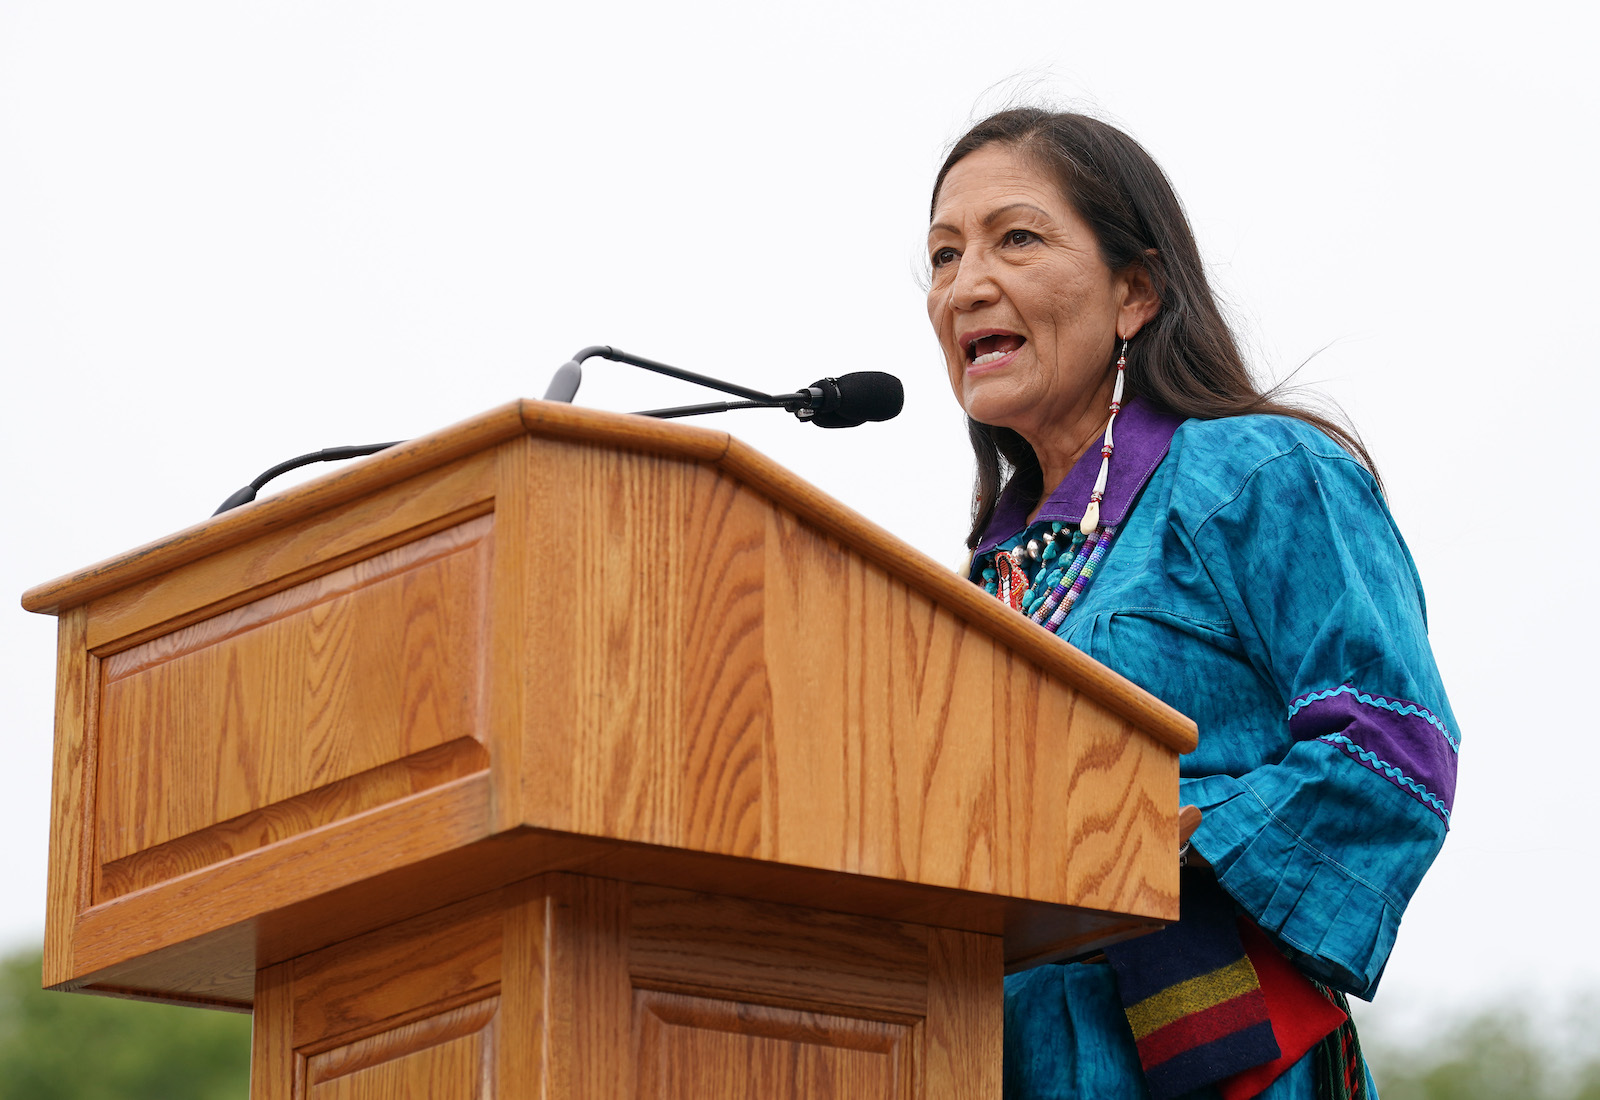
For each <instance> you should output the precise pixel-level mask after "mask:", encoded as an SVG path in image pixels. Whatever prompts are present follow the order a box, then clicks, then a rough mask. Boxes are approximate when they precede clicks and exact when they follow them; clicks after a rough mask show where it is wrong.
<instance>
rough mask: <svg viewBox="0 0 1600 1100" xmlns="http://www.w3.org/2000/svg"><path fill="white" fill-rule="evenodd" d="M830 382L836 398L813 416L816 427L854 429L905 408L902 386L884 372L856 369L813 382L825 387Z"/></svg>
mask: <svg viewBox="0 0 1600 1100" xmlns="http://www.w3.org/2000/svg"><path fill="white" fill-rule="evenodd" d="M829 382H831V383H832V384H833V385H832V387H829V388H832V389H834V390H836V391H837V394H838V397H837V398H836V399H835V400H832V401H827V402H826V403H825V404H826V405H831V406H832V407H831V408H827V407H824V408H821V409H818V410H817V411H816V413H815V414H814V415H813V416H812V418H811V422H812V423H813V424H815V425H817V426H818V427H819V428H854V427H856V426H857V425H858V424H864V423H866V422H867V421H868V420H892V419H894V418H895V417H897V416H899V415H900V410H901V409H902V408H904V407H905V403H906V391H905V387H904V386H902V385H901V384H900V379H898V378H896V377H895V376H894V375H892V374H885V373H884V372H883V371H877V370H864V371H856V372H855V373H853V374H844V375H840V376H839V377H838V378H833V379H823V380H822V381H819V382H817V383H816V385H817V386H819V387H828V383H829ZM824 392H826V389H825V390H824Z"/></svg>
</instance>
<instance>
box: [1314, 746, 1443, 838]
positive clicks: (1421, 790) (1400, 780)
mask: <svg viewBox="0 0 1600 1100" xmlns="http://www.w3.org/2000/svg"><path fill="white" fill-rule="evenodd" d="M1317 740H1318V741H1326V742H1327V743H1328V744H1330V745H1338V746H1339V747H1340V748H1342V749H1344V751H1345V752H1347V753H1349V754H1350V755H1351V756H1354V757H1355V758H1356V759H1357V760H1360V761H1361V762H1362V763H1363V764H1365V765H1367V767H1369V768H1371V769H1372V770H1373V771H1375V772H1377V773H1379V774H1380V775H1385V776H1388V777H1389V778H1390V779H1392V780H1394V782H1395V783H1396V784H1398V785H1399V786H1401V787H1404V788H1405V789H1406V790H1408V791H1410V792H1411V793H1412V794H1414V795H1416V796H1417V798H1419V799H1421V800H1422V802H1423V803H1424V804H1426V805H1427V806H1428V807H1429V808H1430V809H1431V810H1433V812H1434V813H1436V814H1438V815H1439V816H1440V817H1442V818H1444V823H1445V824H1446V825H1449V824H1450V810H1449V809H1448V808H1447V807H1446V806H1445V804H1444V802H1443V800H1441V799H1440V798H1439V796H1438V795H1436V794H1434V793H1433V792H1432V791H1430V790H1428V788H1426V787H1424V786H1423V785H1422V784H1421V783H1418V782H1417V781H1416V780H1415V779H1412V778H1411V777H1410V776H1409V775H1407V774H1406V773H1405V772H1403V771H1401V770H1400V769H1399V768H1397V767H1395V766H1394V765H1393V764H1391V763H1389V762H1388V761H1387V760H1380V759H1378V754H1377V753H1374V752H1368V751H1367V750H1366V749H1364V748H1362V747H1361V746H1360V745H1358V744H1356V743H1355V742H1354V741H1352V740H1350V738H1348V737H1346V736H1345V735H1344V734H1342V733H1329V734H1325V735H1324V736H1322V737H1319V738H1317Z"/></svg>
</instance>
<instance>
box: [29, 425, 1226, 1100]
mask: <svg viewBox="0 0 1600 1100" xmlns="http://www.w3.org/2000/svg"><path fill="white" fill-rule="evenodd" d="M23 602H24V606H26V607H27V608H28V609H29V610H32V611H40V612H46V613H51V614H55V615H57V616H59V618H60V655H59V666H58V678H57V708H56V744H55V773H54V794H53V801H52V821H51V844H50V880H49V883H50V884H49V907H48V925H47V932H46V943H45V978H44V980H45V983H46V984H47V985H49V986H52V987H54V988H57V989H63V990H81V991H86V992H98V993H105V994H111V995H115V996H129V997H139V998H146V999H150V1000H158V1001H168V1002H175V1003H181V1004H192V1005H205V1006H211V1007H217V1008H228V1009H235V1010H239V1011H253V1012H254V1014H255V1048H254V1066H253V1073H252V1086H251V1090H252V1096H253V1097H255V1098H256V1100H268V1098H272V1100H288V1098H290V1097H294V1098H296V1100H302V1098H310V1100H357V1098H359V1100H366V1098H390V1097H410V1096H415V1097H429V1098H446V1100H453V1098H457V1097H485V1098H487V1097H504V1098H511V1097H529V1098H534V1097H538V1098H542V1100H612V1098H616V1100H622V1098H630V1100H631V1098H633V1097H641V1098H643V1097H650V1098H668V1097H671V1098H683V1100H688V1098H694V1100H705V1098H724V1097H726V1098H734V1097H738V1098H747V1097H748V1098H758V1097H759V1098H775V1097H791V1096H792V1097H810V1096H818V1097H822V1096H826V1097H860V1098H870V1100H880V1098H886V1097H897V1098H898V1097H907V1098H909V1097H930V1098H931V1097H940V1098H949V1100H958V1098H959V1100H971V1098H976V1097H998V1096H999V1094H1000V1083H999V1078H1000V1006H1001V977H1002V974H1003V972H1004V971H1005V970H1006V969H1008V968H1011V969H1014V968H1018V967H1023V966H1027V965H1031V964H1033V963H1036V962H1040V961H1044V960H1048V959H1053V958H1064V957H1069V956H1071V955H1074V954H1079V953H1082V952H1086V951H1089V950H1091V949H1093V948H1094V947H1095V946H1096V945H1099V944H1102V943H1105V942H1108V941H1110V940H1112V939H1116V938H1119V937H1125V936H1127V935H1131V934H1134V933H1136V932H1138V931H1141V930H1144V929H1146V928H1149V927H1152V926H1154V925H1156V924H1157V923H1159V922H1161V921H1163V920H1170V919H1174V918H1175V917H1176V916H1177V907H1178V901H1177V896H1178V894H1177V891H1178V869H1177V863H1176V859H1175V850H1176V835H1177V824H1176V822H1177V808H1178V799H1177V774H1178V773H1177V753H1179V752H1181V751H1185V750H1187V749H1189V748H1191V747H1193V745H1194V743H1195V729H1194V726H1193V724H1192V723H1190V722H1189V721H1188V720H1187V719H1185V718H1183V717H1182V716H1181V715H1179V714H1177V713H1176V712H1175V711H1173V710H1171V709H1170V708H1168V707H1166V706H1164V705H1163V704H1161V703H1160V702H1158V701H1157V700H1155V699H1154V698H1152V697H1150V696H1149V695H1147V694H1145V693H1144V692H1142V691H1140V690H1139V689H1137V688H1135V687H1134V686H1133V685H1131V684H1129V683H1128V682H1127V681H1125V680H1123V679H1121V678H1120V677H1118V676H1116V675H1115V674H1113V673H1111V672H1109V671H1107V670H1106V669H1104V668H1102V667H1100V666H1098V665H1096V664H1095V663H1094V662H1093V661H1091V660H1089V659H1088V658H1086V657H1084V656H1083V655H1082V654H1080V653H1078V652H1077V651H1076V650H1073V649H1072V648H1071V647H1069V646H1067V645H1065V644H1063V643H1061V642H1060V641H1058V640H1057V639H1055V638H1054V637H1052V636H1050V635H1048V634H1047V633H1046V632H1045V631H1043V630H1040V629H1039V628H1038V627H1037V626H1034V625H1033V624H1031V623H1028V622H1026V621H1024V620H1023V619H1022V618H1021V617H1020V616H1018V615H1016V614H1015V613H1014V612H1010V611H1008V610H1006V609H1004V608H1002V607H1000V606H999V605H998V604H997V603H996V602H995V601H993V600H992V599H990V598H989V597H988V596H986V595H984V594H983V593H982V592H980V591H979V590H978V589H977V588H975V587H973V586H971V585H969V584H967V583H965V582H964V581H963V580H962V579H960V578H959V577H956V576H955V575H953V574H951V573H950V572H948V571H947V570H946V569H943V568H941V567H940V566H939V565H937V564H936V563H934V562H933V561H931V560H929V559H927V558H926V557H924V556H922V555H920V554H918V553H916V552H915V551H913V550H911V549H909V548H908V547H906V546H904V545H902V544H901V543H899V542H898V541H897V540H895V539H894V538H892V537H891V536H889V535H888V534H886V533H885V532H883V531H882V530H880V529H878V528H877V527H874V526H873V525H872V524H870V523H868V522H867V521H865V520H863V519H862V518H860V517H859V516H858V515H856V514H855V513H853V512H851V511H849V510H848V509H846V508H844V507H843V506H842V505H840V504H838V503H836V502H835V501H833V500H831V499H829V498H828V497H826V496H824V495H823V494H822V493H820V492H818V491H817V490H816V489H814V488H812V487H811V486H809V485H807V484H805V483H804V482H802V481H800V480H798V479H797V478H795V477H794V476H793V475H792V474H789V473H788V472H786V471H785V470H783V469H782V468H780V467H778V466H777V465H775V464H774V463H772V462H771V461H769V460H767V459H765V458H764V457H762V456H761V455H759V454H757V453H756V452H754V451H752V450H751V449H750V448H748V447H746V446H744V445H743V444H741V443H739V442H738V441H737V440H734V439H731V438H730V437H729V436H728V435H727V434H725V433H722V432H716V431H708V430H705V429H699V428H689V427H684V426H681V425H676V424H668V423H661V422H657V421H651V420H645V419H642V418H638V417H632V416H622V415H616V414H607V413H598V412H591V411H585V410H580V409H573V408H570V407H567V406H561V405H548V404H544V403H542V402H535V401H523V402H515V403H512V404H509V405H506V406H504V407H501V408H498V409H494V410H492V411H490V412H488V413H485V414H483V415H481V416H479V417H477V418H475V419H473V420H470V421H467V422H465V423H462V424H459V425H456V426H454V427H451V428H448V429H446V430H443V431H440V432H437V433H435V434H433V435H430V436H427V437H424V438H422V439H417V440H414V441H412V442H410V443H407V444H404V445H402V446H399V447H396V448H393V449H392V450H390V451H386V452H384V453H382V454H380V455H378V456H375V457H374V458H371V459H368V460H366V461H364V462H361V463H359V464H357V465H353V466H350V467H348V468H346V469H344V470H342V471H340V472H337V473H334V474H332V475H329V476H327V477H324V478H322V479H320V480H318V481H314V482H310V483H307V484H305V485H302V486H300V487H298V488H296V489H293V490H291V491H289V492H286V493H283V494H281V495H279V496H276V497H273V498H270V499H267V500H264V501H261V502H259V503H256V504H254V505H250V506H247V507H245V508H242V509H239V510H238V511H235V512H230V513H227V514H225V515H223V516H220V517H218V518H215V519H212V520H210V521H208V522H206V523H202V524H200V525H198V526H196V527H193V528H190V529H189V530H187V531H184V532H181V533H180V534H177V535H174V536H172V537H171V538H169V539H166V540H164V541H162V542H159V543H155V544H152V545H150V546H147V547H144V548H142V549H139V550H136V551H133V552H131V553H128V554H125V555H123V556H121V557H119V558H116V559H113V560H111V561H109V562H105V563H103V564H101V565H98V566H95V567H93V568H90V569H86V570H84V571H82V572H80V573H76V574H73V575H71V576H69V577H65V578H63V579H61V580H58V581H54V582H52V583H49V584H46V585H42V586H40V587H38V588H35V589H33V590H32V591H30V592H29V593H28V594H27V595H26V596H25V597H24V601H23Z"/></svg>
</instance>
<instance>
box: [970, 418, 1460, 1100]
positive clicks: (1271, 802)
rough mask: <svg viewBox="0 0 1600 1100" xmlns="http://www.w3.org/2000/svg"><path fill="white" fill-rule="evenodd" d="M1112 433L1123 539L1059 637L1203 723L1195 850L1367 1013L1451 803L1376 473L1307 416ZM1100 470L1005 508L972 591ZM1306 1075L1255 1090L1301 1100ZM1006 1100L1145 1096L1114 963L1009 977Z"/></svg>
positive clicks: (1427, 676) (1440, 695)
mask: <svg viewBox="0 0 1600 1100" xmlns="http://www.w3.org/2000/svg"><path fill="white" fill-rule="evenodd" d="M1116 434H1117V451H1116V454H1115V456H1114V457H1113V460H1112V479H1111V483H1110V484H1109V486H1108V492H1107V499H1106V502H1105V505H1104V509H1103V515H1104V516H1105V517H1106V522H1107V523H1108V524H1110V525H1112V526H1115V528H1116V536H1115V539H1114V541H1113V542H1112V544H1111V546H1110V549H1109V550H1108V552H1107V554H1106V556H1105V559H1104V561H1103V562H1102V564H1101V567H1100V570H1099V572H1098V573H1097V574H1096V576H1095V577H1094V579H1093V581H1092V583H1091V584H1090V585H1089V586H1088V587H1087V589H1086V590H1085V591H1084V593H1083V595H1082V597H1081V598H1080V600H1079V602H1078V604H1077V605H1076V607H1074V608H1073V610H1072V612H1071V614H1069V615H1068V616H1067V618H1066V620H1065V621H1064V622H1063V623H1062V625H1061V628H1060V629H1059V631H1058V633H1059V635H1060V636H1061V637H1062V638H1064V639H1065V640H1066V641H1068V642H1070V643H1071V644H1072V645H1074V646H1076V647H1078V648H1079V649H1081V650H1083V651H1084V652H1085V653H1087V654H1088V655H1089V656H1091V657H1093V658H1094V659H1095V660H1097V661H1099V662H1101V663H1102V664H1105V665H1107V666H1109V667H1110V668H1113V669H1115V670H1116V671H1118V672H1120V673H1122V674H1123V675H1124V676H1126V677H1128V678H1129V679H1130V680H1132V681H1134V682H1135V683H1137V684H1139V685H1140V686H1142V687H1144V688H1146V689H1147V690H1149V691H1150V692H1151V693H1153V694H1154V695H1156V696H1158V697H1160V698H1161V699H1163V700H1165V701H1167V702H1168V703H1170V704H1172V705H1173V706H1175V707H1177V708H1178V709H1179V710H1181V711H1183V712H1184V713H1185V714H1187V715H1189V716H1190V717H1191V718H1193V719H1194V720H1195V722H1196V723H1197V724H1198V726H1199V729H1200V744H1199V747H1198V748H1197V749H1196V750H1195V751H1194V752H1192V753H1189V754H1188V755H1186V756H1185V757H1184V758H1183V759H1182V761H1181V765H1180V772H1181V779H1180V783H1179V797H1180V800H1181V801H1182V802H1183V803H1193V804H1195V805H1197V806H1199V807H1200V809H1201V810H1202V811H1203V813H1204V820H1203V822H1202V824H1201V825H1200V828H1199V830H1198V831H1197V832H1196V833H1195V835H1194V837H1193V844H1194V846H1195V848H1196V849H1197V850H1198V851H1199V852H1200V853H1201V854H1202V855H1203V856H1204V857H1205V858H1206V860H1208V861H1209V862H1210V863H1211V865H1212V866H1213V867H1214V868H1215V870H1216V874H1217V878H1218V881H1219V883H1220V885H1221V886H1222V888H1223V890H1225V891H1226V892H1227V894H1228V895H1230V896H1231V897H1232V899H1233V900H1234V901H1235V902H1236V903H1237V904H1238V905H1239V907H1240V908H1241V909H1242V910H1243V911H1244V913H1246V914H1247V915H1248V916H1249V917H1250V918H1251V919H1253V920H1254V921H1255V922H1256V923H1257V924H1258V925H1259V926H1260V927H1261V928H1262V929H1263V930H1265V931H1266V932H1267V933H1268V934H1269V935H1270V936H1271V937H1273V939H1274V940H1275V941H1276V942H1277V944H1278V945H1279V946H1280V947H1281V948H1282V949H1283V951H1284V953H1285V955H1287V956H1288V957H1289V958H1290V959H1291V960H1292V961H1293V962H1294V963H1296V964H1297V965H1298V966H1299V967H1300V968H1301V970H1302V971H1303V972H1304V973H1306V974H1308V975H1310V976H1311V977H1314V978H1316V979H1318V980H1319V981H1322V982H1324V983H1326V984H1329V985H1332V986H1334V987H1336V988H1338V989H1342V990H1344V991H1346V992H1348V993H1352V994H1354V995H1356V996H1359V997H1363V998H1367V999H1370V998H1371V997H1372V994H1373V993H1374V991H1375V990H1376V989H1377V986H1378V982H1379V979H1380V977H1381V976H1382V973H1383V968H1384V964H1385V962H1386V961H1387V960H1388V958H1389V953H1390V951H1391V949H1392V948H1393V946H1394V942H1395V935H1396V932H1397V931H1398V929H1399V926H1400V918H1401V916H1402V915H1403V914H1404V912H1405V908H1406V904H1407V902H1408V901H1409V900H1410V899H1411V896H1412V894H1413V893H1414V892H1415V891H1416V888H1417V885H1418V883H1419V882H1420V881H1421V878H1422V875H1423V872H1424V871H1426V870H1427V868H1428V866H1429V864H1430V863H1431V862H1432V860H1433V858H1434V856H1435V855H1436V854H1437V852H1438V850H1439V847H1440V845H1441V844H1442V843H1443V841H1444V836H1445V832H1446V831H1447V829H1448V828H1449V823H1450V807H1451V805H1452V802H1453V799H1454V793H1455V760H1456V752H1457V746H1458V735H1457V732H1456V725H1455V718H1454V716H1453V715H1452V714H1451V712H1450V705H1449V703H1448V701H1447V700H1446V698H1445V694H1444V688H1443V685H1442V684H1441V682H1440V678H1439V672H1438V669H1437V667H1436V666H1435V663H1434V660H1433V655H1432V653H1431V651H1430V649H1429V645H1428V636H1427V620H1426V610H1425V607H1424V603H1423V595H1422V587H1421V584H1420V582H1419V580H1418V577H1417V572H1416V568H1415V566H1414V564H1413V562H1412V560H1411V555H1410V554H1409V552H1408V551H1407V550H1406V547H1405V544H1404V542H1403V541H1402V540H1401V538H1400V533H1399V531H1398V530H1397V529H1396V527H1395V524H1394V520H1393V518H1392V517H1391V516H1390V514H1389V510H1388V508H1387V506H1386V505H1385V504H1384V501H1383V498H1382V496H1381V495H1380V494H1379V492H1378V489H1377V487H1376V484H1375V483H1374V481H1373V479H1372V477H1371V475H1370V474H1368V473H1367V471H1366V470H1364V469H1363V468H1362V467H1361V465H1360V464H1359V463H1358V462H1356V461H1355V459H1353V458H1352V457H1351V456H1350V455H1349V454H1347V453H1346V452H1345V451H1344V450H1343V449H1342V448H1340V447H1339V446H1338V445H1337V444H1336V443H1334V442H1333V441H1332V440H1331V439H1329V438H1328V437H1326V436H1324V435H1323V434H1322V433H1321V432H1319V431H1317V430H1316V429H1315V428H1313V427H1311V426H1309V425H1307V424H1304V423H1302V422H1300V421H1296V420H1292V419H1289V418H1284V417H1273V416H1252V417H1238V418H1231V419H1224V420H1213V421H1199V420H1189V421H1183V422H1182V423H1179V422H1178V421H1177V420H1176V419H1175V418H1171V417H1167V416H1164V415H1163V414H1160V413H1158V412H1155V411H1153V410H1151V409H1148V408H1144V407H1142V406H1141V405H1139V404H1138V403H1132V404H1130V405H1129V406H1128V407H1126V408H1125V409H1124V411H1123V413H1122V415H1121V416H1120V417H1119V418H1118V421H1117V426H1116ZM1099 461H1100V455H1099V452H1098V450H1091V451H1090V452H1089V454H1088V455H1086V456H1085V458H1084V459H1083V460H1082V461H1080V463H1079V464H1078V466H1077V467H1076V468H1074V470H1073V471H1072V473H1071V474H1069V476H1068V477H1067V479H1066V480H1065V481H1064V482H1063V483H1062V486H1061V487H1060V489H1058V490H1057V491H1056V492H1055V493H1053V494H1052V495H1051V498H1050V499H1049V500H1047V501H1046V502H1045V505H1044V506H1043V507H1042V508H1041V511H1040V515H1039V519H1038V521H1037V523H1035V524H1034V525H1033V526H1032V527H1028V526H1026V522H1027V520H1026V517H1027V511H1028V506H1027V503H1026V502H1023V501H1019V500H1016V499H1009V500H1008V499H1007V497H1006V496H1005V495H1003V496H1002V498H1001V500H1000V502H999V503H998V504H997V509H996V514H995V517H994V519H993V520H992V521H991V523H990V525H989V528H988V530H987V531H986V532H985V537H984V538H983V539H982V540H981V541H980V543H979V546H978V554H977V555H976V557H975V559H974V565H973V570H974V572H973V576H974V579H978V578H979V576H980V574H981V571H982V569H983V568H984V565H985V561H986V558H987V556H988V555H990V554H992V551H993V550H994V548H996V547H1010V546H1012V545H1014V544H1016V542H1018V541H1019V539H1023V540H1025V539H1026V538H1028V537H1030V536H1037V535H1038V534H1040V533H1042V531H1044V530H1046V529H1048V526H1049V524H1050V523H1051V522H1052V521H1056V522H1065V523H1076V522H1077V521H1078V520H1079V519H1081V516H1082V507H1083V504H1084V502H1085V501H1086V500H1087V499H1088V488H1089V487H1090V485H1091V484H1092V481H1093V477H1094V474H1095V472H1097V470H1098V467H1099ZM1119 463H1120V464H1122V466H1123V469H1122V470H1121V472H1120V477H1119V472H1118V468H1117V467H1118V464H1119ZM1119 497H1120V499H1119ZM1309 1062H1310V1056H1309V1055H1308V1056H1307V1057H1306V1058H1304V1059H1302V1060H1301V1062H1300V1063H1298V1064H1297V1065H1296V1066H1294V1067H1293V1068H1292V1069H1291V1070H1290V1072H1289V1073H1287V1074H1286V1075H1285V1076H1283V1077H1281V1078H1279V1080H1278V1081H1277V1082H1275V1083H1274V1084H1273V1085H1272V1086H1271V1087H1269V1089H1268V1090H1267V1091H1266V1092H1265V1093H1263V1094H1262V1095H1263V1096H1264V1097H1267V1098H1269V1100H1288V1098H1290V1097H1296V1098H1303V1097H1310V1096H1312V1095H1313V1093H1312V1091H1311V1090H1312V1085H1311V1076H1310V1065H1309ZM1210 1094H1211V1093H1210V1091H1209V1090H1202V1091H1201V1092H1200V1093H1198V1094H1196V1095H1201V1096H1204V1095H1210ZM1006 1095H1007V1097H1008V1098H1013V1100H1023V1098H1026V1100H1035V1098H1040V1100H1042V1098H1066V1097H1074V1098H1094V1100H1116V1098H1120V1097H1129V1098H1143V1097H1145V1096H1147V1095H1148V1094H1147V1092H1146V1090H1145V1087H1144V1082H1143V1076H1142V1073H1141V1072H1140V1068H1139V1062H1138V1056H1137V1052H1136V1050H1135V1048H1134V1045H1133V1038H1132V1035H1131V1033H1130V1032H1129V1029H1128V1024H1127V1021H1126V1019H1125V1017H1124V1016H1123V1013H1122V1009H1121V1006H1120V1002H1119V1000H1118V998H1117V994H1116V987H1115V977H1114V974H1113V972H1112V970H1111V968H1109V967H1106V966H1099V965H1093V964H1069V965H1066V966H1044V967H1039V968H1036V969H1034V970H1030V971H1026V972H1023V973H1020V974H1016V975H1013V976H1011V977H1010V978H1009V979H1008V980H1007V983H1006ZM1372 1095H1376V1093H1375V1092H1374V1093H1373V1094H1372Z"/></svg>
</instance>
